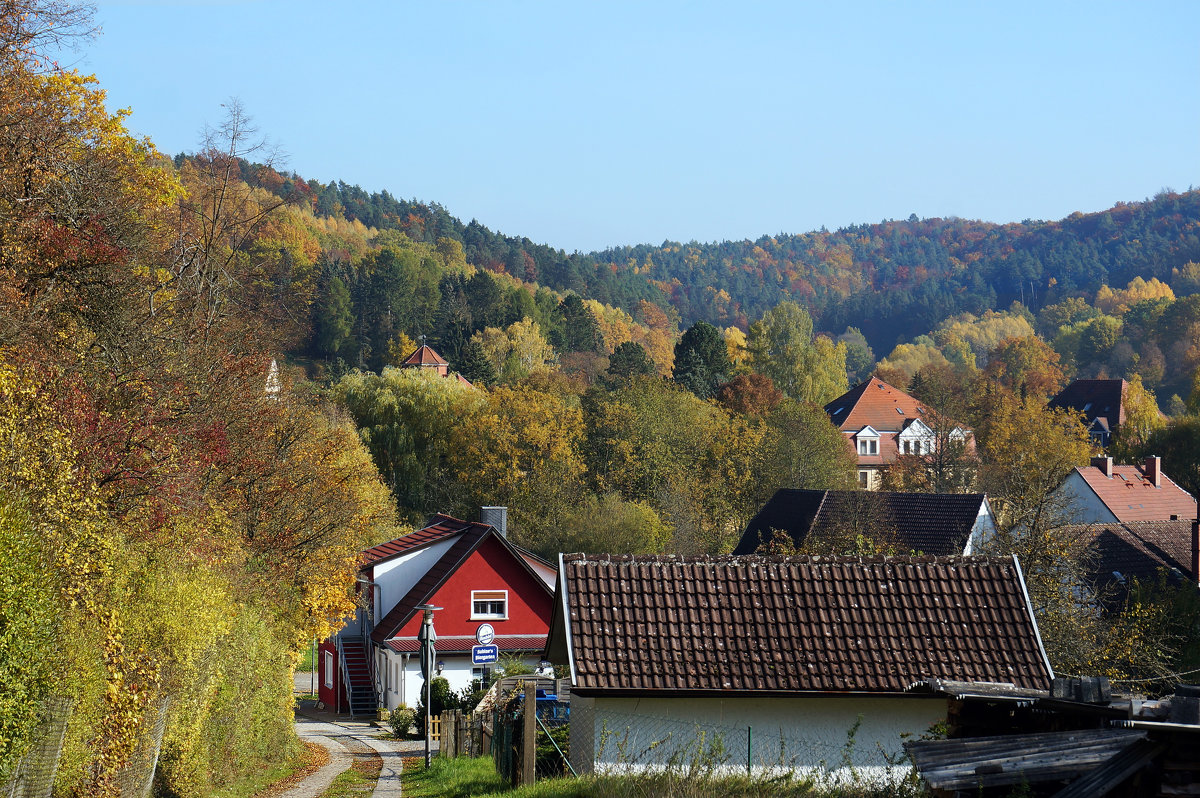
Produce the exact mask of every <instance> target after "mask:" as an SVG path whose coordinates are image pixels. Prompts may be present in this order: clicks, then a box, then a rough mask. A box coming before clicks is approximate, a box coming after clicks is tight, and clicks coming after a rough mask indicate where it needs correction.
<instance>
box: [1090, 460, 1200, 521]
mask: <svg viewBox="0 0 1200 798" xmlns="http://www.w3.org/2000/svg"><path fill="white" fill-rule="evenodd" d="M1075 470H1076V471H1077V472H1079V475H1080V476H1081V477H1083V480H1084V482H1086V483H1087V485H1088V487H1089V488H1091V489H1092V490H1093V491H1095V493H1096V496H1097V497H1098V498H1099V499H1100V501H1102V502H1104V505H1105V506H1106V507H1108V509H1109V510H1110V511H1111V512H1112V514H1113V515H1114V516H1116V518H1117V520H1118V521H1121V522H1126V521H1159V520H1166V519H1169V518H1170V517H1171V516H1172V515H1174V516H1177V517H1179V518H1195V517H1196V500H1195V499H1194V498H1192V494H1190V493H1188V492H1187V491H1186V490H1184V489H1183V488H1181V487H1179V486H1178V485H1176V484H1175V482H1174V481H1173V480H1172V479H1171V478H1170V477H1168V476H1167V475H1166V474H1163V475H1162V487H1159V488H1156V487H1154V484H1153V483H1152V482H1150V480H1148V479H1146V476H1145V472H1144V470H1143V468H1142V466H1132V465H1130V466H1113V475H1112V477H1111V478H1110V477H1106V476H1104V472H1103V471H1101V470H1100V469H1099V468H1097V467H1096V466H1085V467H1082V468H1076V469H1075Z"/></svg>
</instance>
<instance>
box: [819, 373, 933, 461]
mask: <svg viewBox="0 0 1200 798" xmlns="http://www.w3.org/2000/svg"><path fill="white" fill-rule="evenodd" d="M825 412H826V413H828V414H829V417H830V418H831V419H832V420H833V423H834V424H836V425H837V427H838V428H839V429H841V430H843V431H847V432H849V431H853V432H857V431H858V430H860V429H862V428H863V427H865V426H867V425H868V424H869V425H871V426H872V427H874V428H875V429H876V431H878V432H888V431H891V432H899V431H900V430H901V429H902V428H903V426H904V422H905V420H906V419H912V418H921V419H927V416H928V414H929V412H930V411H929V408H928V407H926V406H925V405H923V404H921V403H920V402H918V401H917V400H916V399H914V398H913V397H911V396H909V395H908V394H906V393H905V392H904V391H901V390H900V389H899V388H894V387H892V386H891V385H888V384H887V383H886V382H884V381H883V380H881V379H879V378H878V377H871V379H869V380H867V381H866V382H864V383H860V384H858V385H856V386H855V387H853V388H851V389H850V390H849V391H847V392H846V393H844V394H842V395H841V396H839V397H838V398H837V399H834V400H833V401H832V402H830V403H829V404H827V405H825ZM889 462H890V461H889Z"/></svg>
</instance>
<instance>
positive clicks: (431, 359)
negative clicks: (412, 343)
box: [400, 344, 450, 366]
mask: <svg viewBox="0 0 1200 798" xmlns="http://www.w3.org/2000/svg"><path fill="white" fill-rule="evenodd" d="M400 365H402V366H448V365H450V364H449V363H447V362H446V361H445V359H443V358H442V356H441V355H439V354H438V353H437V352H435V351H433V347H432V346H427V345H425V344H422V345H421V346H419V347H417V351H415V352H413V353H412V354H411V355H409V356H408V357H406V358H404V360H402V361H401V362H400Z"/></svg>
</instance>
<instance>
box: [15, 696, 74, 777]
mask: <svg viewBox="0 0 1200 798" xmlns="http://www.w3.org/2000/svg"><path fill="white" fill-rule="evenodd" d="M71 704H72V702H71V699H69V698H67V697H65V696H51V697H49V698H48V699H46V700H45V701H44V702H42V707H41V714H42V723H41V727H40V729H39V730H38V735H37V737H36V738H35V739H34V742H33V745H32V747H30V749H29V750H28V751H27V752H26V753H25V756H23V757H22V758H21V761H20V762H19V763H18V764H17V766H16V768H14V770H13V775H12V777H11V778H10V779H9V780H8V783H6V784H5V785H4V786H3V787H0V796H3V798H50V796H51V793H52V792H53V789H54V774H55V771H57V770H58V757H59V754H60V753H62V744H63V735H65V734H66V731H67V720H68V719H69V718H70V717H71Z"/></svg>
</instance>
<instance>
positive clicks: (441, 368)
mask: <svg viewBox="0 0 1200 798" xmlns="http://www.w3.org/2000/svg"><path fill="white" fill-rule="evenodd" d="M400 368H405V369H413V368H416V369H434V370H435V371H436V372H437V373H438V376H441V377H454V378H455V379H456V380H458V381H459V382H461V383H463V384H464V385H466V386H468V387H474V386H473V385H471V381H470V380H468V379H467V378H466V377H464V376H463V375H461V374H459V373H458V372H457V371H455V372H453V373H451V371H450V363H449V362H447V361H446V359H445V358H444V357H442V356H441V355H439V354H438V353H437V352H435V351H434V349H433V347H432V346H429V345H428V344H421V345H420V346H419V347H417V351H415V352H413V353H412V354H411V355H409V356H408V357H406V358H404V360H401V361H400Z"/></svg>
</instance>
